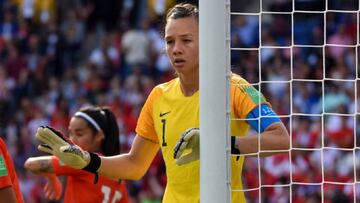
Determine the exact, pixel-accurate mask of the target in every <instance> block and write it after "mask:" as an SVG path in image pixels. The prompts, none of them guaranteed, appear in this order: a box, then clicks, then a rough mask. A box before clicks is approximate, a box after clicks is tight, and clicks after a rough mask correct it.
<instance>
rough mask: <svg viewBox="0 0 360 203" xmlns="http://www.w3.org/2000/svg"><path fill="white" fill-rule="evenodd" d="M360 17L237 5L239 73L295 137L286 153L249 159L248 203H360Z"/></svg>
mask: <svg viewBox="0 0 360 203" xmlns="http://www.w3.org/2000/svg"><path fill="white" fill-rule="evenodd" d="M359 12H360V10H359V1H358V0H341V1H340V0H262V1H261V0H259V1H255V0H232V1H231V12H230V22H231V26H230V33H231V48H230V50H231V70H232V72H234V73H237V74H239V75H241V76H242V77H243V78H245V79H246V80H247V81H248V82H250V83H251V84H252V85H253V86H254V87H256V88H257V89H258V90H259V91H260V92H261V93H262V94H263V95H264V96H265V97H266V98H267V100H268V101H269V102H270V103H271V104H272V105H273V106H272V107H273V109H274V110H275V111H276V112H277V113H278V115H279V116H280V117H281V119H282V121H283V122H284V123H285V124H286V126H287V128H288V130H289V132H290V136H291V148H290V150H288V151H287V152H286V153H282V154H278V155H275V156H271V157H266V158H262V157H260V156H259V154H256V155H255V156H254V155H253V156H247V155H244V156H246V158H245V162H244V166H243V173H242V182H243V188H242V189H241V191H239V192H244V193H245V196H246V199H247V202H277V203H278V202H357V201H360V184H359V179H360V178H359V176H360V171H359V169H360V167H359V166H360V150H359V147H360V139H358V136H359V135H360V130H358V128H357V126H358V125H359V123H360V122H359V119H358V118H359V117H358V115H359V108H358V106H359V105H358V102H357V101H358V89H357V85H358V84H359V83H358V81H359V80H358V79H359V74H358V66H359V54H358V53H359ZM359 129H360V128H359ZM250 134H256V132H250ZM358 140H359V141H358ZM234 190H235V189H233V191H234ZM235 192H236V191H235Z"/></svg>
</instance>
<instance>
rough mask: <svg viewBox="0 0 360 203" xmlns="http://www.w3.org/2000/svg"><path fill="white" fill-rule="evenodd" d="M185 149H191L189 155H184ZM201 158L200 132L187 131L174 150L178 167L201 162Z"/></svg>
mask: <svg viewBox="0 0 360 203" xmlns="http://www.w3.org/2000/svg"><path fill="white" fill-rule="evenodd" d="M185 149H191V150H192V151H191V152H190V153H188V154H185V155H182V154H183V152H184V151H185ZM199 156H200V130H199V128H190V129H188V130H186V131H185V132H184V133H183V134H182V135H181V138H180V139H179V140H178V142H177V143H176V146H175V148H174V159H176V164H177V165H183V164H187V163H190V162H193V161H196V160H199Z"/></svg>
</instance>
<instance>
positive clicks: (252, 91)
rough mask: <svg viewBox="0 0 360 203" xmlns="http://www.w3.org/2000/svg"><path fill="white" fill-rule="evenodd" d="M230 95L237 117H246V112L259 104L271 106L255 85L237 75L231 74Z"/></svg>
mask: <svg viewBox="0 0 360 203" xmlns="http://www.w3.org/2000/svg"><path fill="white" fill-rule="evenodd" d="M231 97H232V100H233V104H234V106H233V108H234V111H235V115H236V117H238V118H242V119H245V118H247V116H248V114H249V113H250V112H251V111H252V110H253V109H255V108H256V107H258V106H259V105H260V104H267V105H268V106H270V107H271V105H270V103H269V102H267V101H266V99H265V97H264V96H263V95H262V94H261V93H260V92H259V91H258V90H257V89H256V88H255V87H253V86H252V85H250V84H249V83H248V82H247V81H246V80H245V79H243V78H241V77H240V76H237V75H236V76H233V79H232V86H231Z"/></svg>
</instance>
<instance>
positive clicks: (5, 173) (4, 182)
mask: <svg viewBox="0 0 360 203" xmlns="http://www.w3.org/2000/svg"><path fill="white" fill-rule="evenodd" d="M7 156H8V154H7V151H6V150H5V146H4V145H3V144H2V143H0V188H5V187H9V186H12V181H11V178H10V176H9V167H8V166H7V165H6V161H5V160H6V158H7Z"/></svg>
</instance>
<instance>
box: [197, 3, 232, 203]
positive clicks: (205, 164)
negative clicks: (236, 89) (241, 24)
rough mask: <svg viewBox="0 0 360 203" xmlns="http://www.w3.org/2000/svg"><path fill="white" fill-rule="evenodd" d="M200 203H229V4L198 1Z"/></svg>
mask: <svg viewBox="0 0 360 203" xmlns="http://www.w3.org/2000/svg"><path fill="white" fill-rule="evenodd" d="M199 11H200V12H199V24H200V25H199V26H200V27H199V29H200V30H199V38H200V39H199V40H200V45H199V49H200V201H201V202H206V203H212V202H213V203H218V202H230V199H231V197H230V191H231V186H230V181H231V180H230V168H229V167H230V152H229V148H230V147H229V146H230V137H229V118H230V117H229V111H230V110H229V99H230V97H229V73H230V64H229V63H230V60H229V57H230V53H229V52H230V41H229V21H230V17H229V16H230V15H229V12H230V1H229V0H226V1H219V0H199Z"/></svg>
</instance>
